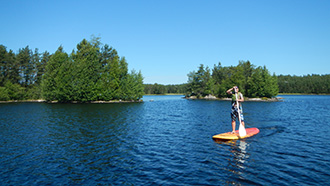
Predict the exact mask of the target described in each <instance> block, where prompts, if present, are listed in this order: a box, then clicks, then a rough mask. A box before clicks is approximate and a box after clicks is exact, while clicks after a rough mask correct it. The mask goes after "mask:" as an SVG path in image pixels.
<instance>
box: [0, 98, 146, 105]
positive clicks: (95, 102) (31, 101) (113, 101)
mask: <svg viewBox="0 0 330 186" xmlns="http://www.w3.org/2000/svg"><path fill="white" fill-rule="evenodd" d="M141 102H143V100H142V99H141V100H137V101H135V100H133V101H123V100H111V101H87V102H80V101H70V102H63V103H68V104H70V103H71V104H79V103H83V104H84V103H87V104H89V103H92V104H103V103H104V104H107V103H141ZM0 103H50V104H56V103H62V102H58V101H46V100H43V99H38V100H9V101H0Z"/></svg>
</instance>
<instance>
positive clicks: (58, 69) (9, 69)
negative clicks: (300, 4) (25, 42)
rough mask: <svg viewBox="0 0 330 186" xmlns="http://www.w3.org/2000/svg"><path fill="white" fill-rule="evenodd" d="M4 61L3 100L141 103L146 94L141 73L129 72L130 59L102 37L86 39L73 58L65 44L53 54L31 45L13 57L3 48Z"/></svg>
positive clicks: (1, 77) (0, 97)
mask: <svg viewBox="0 0 330 186" xmlns="http://www.w3.org/2000/svg"><path fill="white" fill-rule="evenodd" d="M0 62H1V66H0V100H26V99H45V100H47V101H54V100H56V101H59V102H72V101H79V102H89V101H98V100H101V101H110V100H139V99H140V98H142V96H143V94H144V86H143V77H142V74H141V72H136V71H134V70H132V71H130V72H128V63H127V62H126V59H125V58H124V57H119V55H118V53H117V51H116V50H115V49H114V48H112V47H110V46H109V45H107V44H105V45H103V44H101V42H100V39H99V38H92V39H91V41H87V40H86V39H83V40H82V41H81V42H80V43H78V44H77V48H76V50H73V51H72V53H71V54H68V53H66V52H64V50H63V47H62V46H60V47H59V48H58V49H57V51H56V52H55V53H54V54H50V53H49V52H47V51H46V52H44V53H39V52H38V49H35V51H34V52H33V51H32V50H31V49H30V48H29V47H28V46H27V47H25V48H22V49H19V52H18V53H17V54H15V53H14V52H13V51H12V50H9V51H7V49H6V47H5V46H3V45H0Z"/></svg>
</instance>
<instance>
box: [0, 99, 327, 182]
mask: <svg viewBox="0 0 330 186" xmlns="http://www.w3.org/2000/svg"><path fill="white" fill-rule="evenodd" d="M181 97H182V96H145V97H144V103H122V104H46V103H8V104H0V114H1V115H0V183H1V185H97V184H99V185H231V184H233V185H329V184H330V181H329V180H330V173H329V171H330V155H329V154H330V135H329V133H330V126H329V123H330V114H329V110H330V106H329V105H330V96H282V97H284V98H285V99H284V101H283V102H275V103H265V102H245V103H244V105H243V109H244V113H245V122H246V126H247V127H257V128H259V129H260V133H259V134H257V135H256V136H253V137H251V138H248V139H245V140H238V141H232V142H227V143H216V142H214V141H213V140H212V136H213V135H215V134H218V133H223V132H227V131H230V130H231V125H230V102H227V101H205V100H185V99H182V98H181ZM150 100H151V101H150Z"/></svg>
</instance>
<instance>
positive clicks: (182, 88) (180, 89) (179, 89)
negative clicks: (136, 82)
mask: <svg viewBox="0 0 330 186" xmlns="http://www.w3.org/2000/svg"><path fill="white" fill-rule="evenodd" d="M186 90H187V84H177V85H162V84H158V83H155V84H145V85H144V93H145V94H185V92H186Z"/></svg>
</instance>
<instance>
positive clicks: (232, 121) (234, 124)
mask: <svg viewBox="0 0 330 186" xmlns="http://www.w3.org/2000/svg"><path fill="white" fill-rule="evenodd" d="M231 126H232V127H233V130H232V131H231V132H232V133H235V128H236V121H235V120H231Z"/></svg>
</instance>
